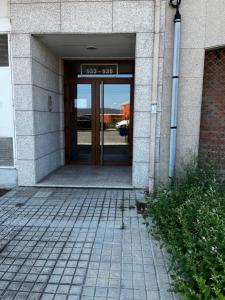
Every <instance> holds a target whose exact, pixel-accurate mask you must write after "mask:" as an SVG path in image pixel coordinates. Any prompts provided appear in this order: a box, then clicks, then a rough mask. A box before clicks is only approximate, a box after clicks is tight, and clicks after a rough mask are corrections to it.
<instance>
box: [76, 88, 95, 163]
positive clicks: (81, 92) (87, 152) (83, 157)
mask: <svg viewBox="0 0 225 300" xmlns="http://www.w3.org/2000/svg"><path fill="white" fill-rule="evenodd" d="M71 125H72V160H73V161H78V162H91V161H92V130H93V116H92V84H83V83H79V84H76V86H75V99H74V102H73V117H72V124H71Z"/></svg>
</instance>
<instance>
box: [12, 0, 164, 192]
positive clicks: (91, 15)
mask: <svg viewBox="0 0 225 300" xmlns="http://www.w3.org/2000/svg"><path fill="white" fill-rule="evenodd" d="M157 8H158V9H159V12H160V10H162V12H163V10H164V9H165V1H158V4H157ZM49 12H51V13H49ZM154 15H155V1H139V0H138V1H132V2H131V1H106V2H103V1H96V2H95V1H93V2H88V1H87V2H79V1H54V3H51V2H50V1H45V2H44V3H43V1H36V2H35V3H34V2H33V1H18V0H14V1H12V3H11V20H12V39H13V42H12V43H13V63H14V68H13V69H14V70H13V71H14V88H15V90H16V93H15V102H16V103H17V105H16V124H17V130H16V134H17V144H18V160H17V167H18V172H19V184H21V185H32V184H35V183H36V182H38V181H39V180H40V179H42V178H43V177H44V176H46V175H47V174H48V173H50V172H51V171H52V170H54V169H55V168H57V167H58V166H59V165H61V164H63V161H62V159H61V158H62V157H64V156H63V148H64V146H63V134H60V132H61V133H62V131H63V126H62V124H63V121H62V119H63V105H62V99H63V97H62V91H60V89H59V82H60V80H61V79H62V78H60V76H61V74H59V62H60V58H59V57H54V55H53V53H50V51H49V50H48V49H47V48H46V47H44V45H41V43H40V42H39V41H38V39H36V38H34V37H33V36H32V34H40V33H41V34H46V33H61V34H67V33H73V34H78V33H79V34H81V33H84V34H87V33H88V34H92V33H104V34H111V33H136V57H135V99H138V100H135V108H134V154H133V157H134V158H133V185H134V186H135V187H139V188H147V187H148V185H149V168H150V166H149V160H150V144H151V128H150V127H151V103H152V99H151V91H152V82H153V73H152V72H153V64H154V57H153V54H154V53H153V44H154V35H155V19H154ZM158 22H159V24H158V27H157V28H158V29H157V30H158V32H157V34H159V30H160V28H161V27H160V19H159V20H158ZM143 74H144V76H143ZM61 83H62V81H61ZM156 84H157V83H156ZM49 96H51V98H52V101H53V110H54V111H52V112H48V107H47V102H48V101H47V99H48V98H49ZM49 141H50V142H49ZM27 174H30V176H27ZM140 174H142V176H140Z"/></svg>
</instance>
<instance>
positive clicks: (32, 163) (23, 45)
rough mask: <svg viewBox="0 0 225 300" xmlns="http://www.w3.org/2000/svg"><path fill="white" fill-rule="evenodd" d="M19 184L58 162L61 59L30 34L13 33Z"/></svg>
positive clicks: (60, 148)
mask: <svg viewBox="0 0 225 300" xmlns="http://www.w3.org/2000/svg"><path fill="white" fill-rule="evenodd" d="M12 45H13V46H12V47H13V49H12V50H13V51H12V52H13V63H14V65H13V71H14V72H13V73H14V94H15V96H14V101H15V110H16V112H15V116H16V134H17V168H18V177H19V184H22V185H30V184H34V183H36V182H38V181H39V180H40V179H42V178H43V177H45V176H46V175H47V174H49V172H51V171H53V170H54V169H56V168H57V167H59V166H60V165H61V152H62V151H63V143H62V142H61V139H62V138H63V137H62V134H61V132H62V131H63V127H62V126H63V124H62V122H61V117H62V114H63V105H62V98H63V97H62V95H61V93H62V91H61V93H60V87H61V84H59V82H60V81H61V80H62V77H61V76H60V74H59V70H60V69H59V64H60V60H59V58H58V57H57V56H55V55H54V54H53V53H52V52H51V51H49V50H48V49H47V48H46V47H45V46H44V45H43V44H42V43H41V42H40V41H39V40H38V39H36V38H35V37H33V36H31V35H30V34H13V35H12Z"/></svg>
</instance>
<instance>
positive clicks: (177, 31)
mask: <svg viewBox="0 0 225 300" xmlns="http://www.w3.org/2000/svg"><path fill="white" fill-rule="evenodd" d="M174 2H176V4H174ZM170 4H171V5H172V6H173V7H174V8H176V14H175V17H174V24H175V25H174V52H173V75H172V97H171V124H170V157H169V179H170V180H171V181H172V180H173V178H174V175H175V164H176V143H177V108H178V97H179V76H180V37H181V14H180V12H179V7H180V4H181V0H175V1H174V0H170Z"/></svg>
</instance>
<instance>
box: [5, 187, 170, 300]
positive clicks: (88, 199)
mask: <svg viewBox="0 0 225 300" xmlns="http://www.w3.org/2000/svg"><path fill="white" fill-rule="evenodd" d="M139 198H143V193H142V192H140V191H130V190H129V191H126V190H108V189H101V190H94V189H70V188H68V189H67V188H59V189H56V188H52V189H51V188H16V189H14V190H13V191H10V192H9V193H8V194H6V195H5V196H4V197H1V198H0V204H1V209H0V240H1V244H0V249H2V252H1V257H0V299H23V300H24V299H29V300H30V299H31V300H32V299H47V300H51V299H59V300H63V299H72V300H76V299H84V300H85V299H86V300H106V299H114V300H115V299H116V300H118V299H136V300H139V299H140V300H141V299H146V300H148V299H151V300H159V299H166V300H168V299H174V298H173V295H172V293H170V292H168V288H169V287H170V281H169V277H168V275H167V271H166V265H165V255H164V253H163V251H162V250H161V249H160V245H159V243H158V242H157V241H155V240H154V239H152V237H151V236H150V235H149V234H148V232H147V230H146V228H145V225H144V224H143V218H142V216H141V215H139V214H137V211H136V209H132V210H131V209H130V208H129V207H130V206H131V205H135V203H136V200H137V199H139ZM16 203H24V205H23V206H21V207H20V208H18V207H15V204H16ZM122 223H125V224H126V228H125V229H124V230H121V224H122ZM1 245H2V246H1ZM4 245H7V247H4ZM158 278H159V280H158ZM159 291H160V292H159ZM160 297H161V298H160Z"/></svg>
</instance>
